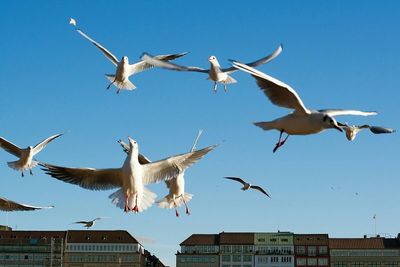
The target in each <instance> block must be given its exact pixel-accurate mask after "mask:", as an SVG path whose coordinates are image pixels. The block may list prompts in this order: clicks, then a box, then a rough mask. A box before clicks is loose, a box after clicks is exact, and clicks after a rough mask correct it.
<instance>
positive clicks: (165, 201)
mask: <svg viewBox="0 0 400 267" xmlns="http://www.w3.org/2000/svg"><path fill="white" fill-rule="evenodd" d="M192 197H193V195H192V194H189V193H183V198H182V197H178V198H175V203H176V206H177V207H180V206H182V205H183V200H185V202H186V203H188V202H189V201H190V200H191V199H192ZM156 203H157V205H158V206H159V207H160V208H163V209H173V208H175V204H174V200H173V199H172V198H171V197H170V196H169V195H166V196H165V197H164V198H162V199H160V200H157V202H156Z"/></svg>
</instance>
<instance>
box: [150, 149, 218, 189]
mask: <svg viewBox="0 0 400 267" xmlns="http://www.w3.org/2000/svg"><path fill="white" fill-rule="evenodd" d="M215 147H216V145H213V146H209V147H206V148H203V149H200V150H196V151H193V152H189V153H185V154H181V155H177V156H172V157H169V158H166V159H163V160H160V161H155V162H152V163H149V164H146V165H143V166H142V167H143V175H144V177H143V183H144V184H149V183H156V182H159V181H161V180H166V179H171V178H174V177H175V176H177V175H178V174H179V173H180V172H182V171H184V170H185V169H187V168H188V167H189V166H191V165H192V164H194V163H196V162H197V161H198V160H199V159H201V158H202V157H204V156H205V155H206V154H207V153H208V152H210V151H211V150H213V149H214V148H215Z"/></svg>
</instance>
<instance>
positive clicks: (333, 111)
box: [318, 109, 378, 117]
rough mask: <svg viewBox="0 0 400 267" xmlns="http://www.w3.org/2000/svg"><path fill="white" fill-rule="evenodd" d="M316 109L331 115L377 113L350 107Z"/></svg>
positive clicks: (367, 114)
mask: <svg viewBox="0 0 400 267" xmlns="http://www.w3.org/2000/svg"><path fill="white" fill-rule="evenodd" d="M318 111H319V112H321V113H325V114H327V115H329V116H331V117H335V116H343V115H356V116H372V115H376V114H378V113H376V112H375V111H359V110H351V109H320V110H318Z"/></svg>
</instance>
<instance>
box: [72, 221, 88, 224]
mask: <svg viewBox="0 0 400 267" xmlns="http://www.w3.org/2000/svg"><path fill="white" fill-rule="evenodd" d="M73 223H81V224H88V223H89V222H87V221H79V222H73Z"/></svg>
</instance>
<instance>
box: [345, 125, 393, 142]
mask: <svg viewBox="0 0 400 267" xmlns="http://www.w3.org/2000/svg"><path fill="white" fill-rule="evenodd" d="M339 125H340V126H341V127H342V129H344V130H345V132H346V137H347V140H349V141H353V140H354V139H355V138H356V135H357V134H358V132H360V131H362V130H364V129H369V130H370V131H371V132H372V133H374V134H384V133H394V132H396V130H395V129H392V128H385V127H380V126H369V125H367V124H365V125H360V126H356V125H353V126H350V125H348V124H347V123H344V124H342V123H339Z"/></svg>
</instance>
